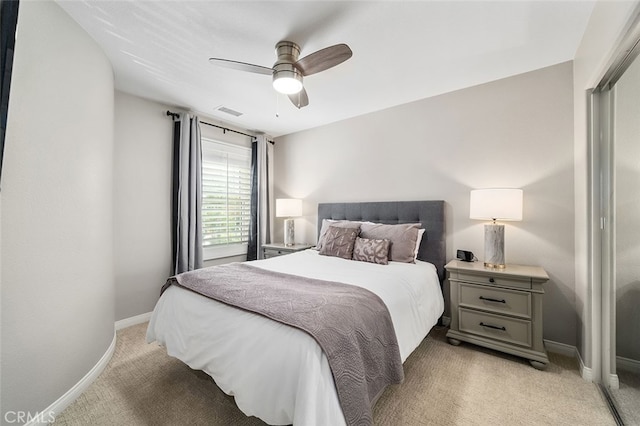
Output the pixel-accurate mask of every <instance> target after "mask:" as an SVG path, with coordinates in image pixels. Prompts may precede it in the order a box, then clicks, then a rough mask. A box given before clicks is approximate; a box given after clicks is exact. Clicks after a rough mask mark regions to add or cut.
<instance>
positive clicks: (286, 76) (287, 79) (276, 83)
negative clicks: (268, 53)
mask: <svg viewBox="0 0 640 426" xmlns="http://www.w3.org/2000/svg"><path fill="white" fill-rule="evenodd" d="M276 55H277V56H278V59H277V60H276V63H275V64H274V65H273V87H274V88H275V89H276V90H277V91H278V92H281V93H285V94H293V93H298V92H299V91H300V90H302V73H300V70H298V69H297V68H296V66H295V65H294V64H295V63H296V62H297V61H298V57H299V56H300V47H299V46H298V45H297V44H295V43H293V42H291V41H281V42H279V43H278V44H276Z"/></svg>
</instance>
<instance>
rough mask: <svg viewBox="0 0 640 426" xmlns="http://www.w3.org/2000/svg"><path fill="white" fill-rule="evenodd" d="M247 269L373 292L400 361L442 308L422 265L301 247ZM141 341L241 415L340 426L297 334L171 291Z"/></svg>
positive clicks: (432, 277) (325, 375)
mask: <svg viewBox="0 0 640 426" xmlns="http://www.w3.org/2000/svg"><path fill="white" fill-rule="evenodd" d="M252 264H253V265H255V266H259V267H261V268H264V269H269V270H272V271H278V272H284V273H289V274H295V275H301V276H306V277H312V278H318V279H323V280H329V281H338V282H343V283H346V284H352V285H358V286H360V287H364V288H366V289H368V290H370V291H372V292H373V293H375V294H377V295H378V296H379V297H380V298H381V299H382V300H383V301H384V302H385V304H386V305H387V307H388V309H389V312H390V314H391V319H392V320H393V325H394V329H395V331H396V335H397V338H398V344H399V346H400V356H401V358H402V361H403V362H404V361H405V360H406V358H407V357H408V356H409V354H411V352H413V350H414V349H415V348H416V347H417V346H418V345H419V344H420V342H421V341H422V339H424V337H425V336H426V335H427V333H428V332H429V330H430V329H431V327H433V326H434V325H435V324H436V322H437V321H438V318H439V317H440V315H442V312H443V310H444V300H443V297H442V292H441V289H440V284H439V282H438V277H437V274H436V270H435V267H434V266H433V265H432V264H430V263H426V262H420V261H418V262H417V263H415V264H407V263H398V262H390V263H389V265H377V264H372V263H365V262H357V261H351V260H344V259H340V258H336V257H329V256H321V255H319V254H318V252H317V251H315V250H305V251H303V252H298V253H294V254H289V255H286V256H280V257H275V258H272V259H268V260H258V261H255V262H252ZM147 341H148V342H153V341H157V342H159V343H160V344H162V345H164V346H165V347H166V349H167V353H168V354H169V355H171V356H173V357H176V358H178V359H180V360H181V361H183V362H184V363H186V364H187V365H189V366H190V367H191V368H193V369H197V370H202V371H204V372H206V373H207V374H209V375H210V376H211V377H213V378H214V380H215V382H216V384H217V385H218V386H219V387H220V389H222V390H223V391H224V392H225V393H227V394H229V395H233V396H234V397H235V401H236V404H237V405H238V407H239V408H240V410H242V412H244V413H245V414H246V415H248V416H256V417H259V418H261V419H262V420H264V421H265V422H267V423H269V424H294V425H305V426H306V425H343V424H345V420H344V416H343V415H342V409H341V408H340V403H339V401H338V396H337V394H336V390H335V386H334V383H333V377H332V375H331V370H330V369H329V364H328V362H327V358H326V356H325V355H324V353H323V352H322V350H321V349H320V346H319V345H318V344H317V343H316V341H315V340H314V339H313V338H312V337H311V336H309V335H308V334H306V333H305V332H303V331H301V330H298V329H296V328H293V327H290V326H287V325H283V324H280V323H278V322H275V321H273V320H270V319H267V318H265V317H262V316H260V315H257V314H253V313H250V312H246V311H243V310H240V309H236V308H232V307H230V306H227V305H225V304H222V303H219V302H216V301H214V300H211V299H208V298H205V297H203V296H201V295H198V294H196V293H193V292H191V291H189V290H185V289H183V288H180V287H177V286H171V287H170V288H168V289H167V290H166V291H165V292H164V294H163V295H162V297H161V298H160V300H159V301H158V303H157V305H156V307H155V309H154V311H153V315H152V317H151V320H150V322H149V328H148V329H147Z"/></svg>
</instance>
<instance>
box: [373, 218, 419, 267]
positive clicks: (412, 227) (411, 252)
mask: <svg viewBox="0 0 640 426" xmlns="http://www.w3.org/2000/svg"><path fill="white" fill-rule="evenodd" d="M421 226H422V224H420V223H401V224H398V225H384V224H379V223H376V224H368V223H363V224H362V225H361V226H360V237H361V238H368V239H373V240H389V241H390V243H391V244H390V247H389V260H391V261H394V262H404V263H415V252H416V244H418V242H417V241H418V234H419V232H420V228H421Z"/></svg>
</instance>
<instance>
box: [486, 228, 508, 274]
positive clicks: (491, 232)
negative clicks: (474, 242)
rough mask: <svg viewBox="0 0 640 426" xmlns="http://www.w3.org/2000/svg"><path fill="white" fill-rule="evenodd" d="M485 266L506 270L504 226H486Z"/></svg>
mask: <svg viewBox="0 0 640 426" xmlns="http://www.w3.org/2000/svg"><path fill="white" fill-rule="evenodd" d="M484 266H486V267H487V268H504V225H497V224H495V223H493V224H491V225H485V226H484Z"/></svg>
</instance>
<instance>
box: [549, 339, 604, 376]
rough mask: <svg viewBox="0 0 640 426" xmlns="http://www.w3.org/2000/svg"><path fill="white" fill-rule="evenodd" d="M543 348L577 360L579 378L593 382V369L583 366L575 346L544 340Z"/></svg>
mask: <svg viewBox="0 0 640 426" xmlns="http://www.w3.org/2000/svg"><path fill="white" fill-rule="evenodd" d="M544 346H545V348H547V350H548V351H549V352H553V353H557V354H560V355H564V356H569V357H571V358H577V359H578V364H579V367H580V376H581V377H582V378H583V379H584V380H586V381H588V382H593V369H591V368H589V367H587V366H585V365H584V361H583V360H582V357H581V356H580V351H578V349H577V348H576V347H575V346H571V345H567V344H566V343H559V342H554V341H553V340H545V341H544Z"/></svg>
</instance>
